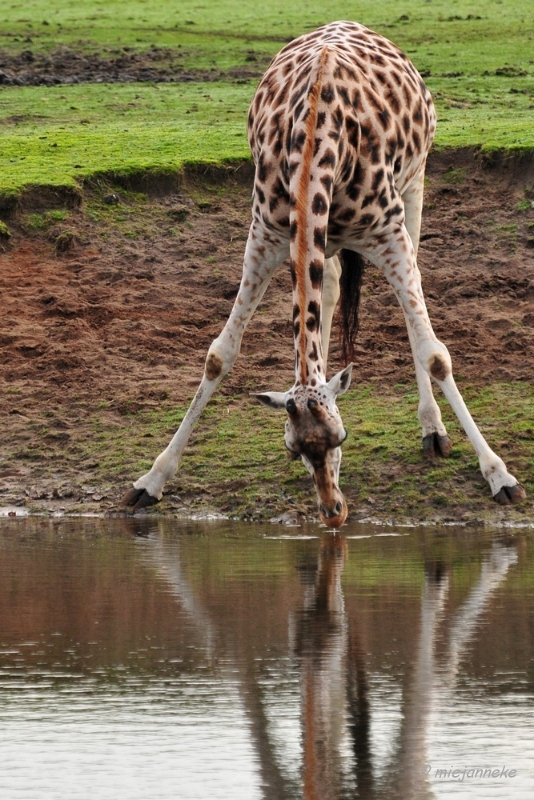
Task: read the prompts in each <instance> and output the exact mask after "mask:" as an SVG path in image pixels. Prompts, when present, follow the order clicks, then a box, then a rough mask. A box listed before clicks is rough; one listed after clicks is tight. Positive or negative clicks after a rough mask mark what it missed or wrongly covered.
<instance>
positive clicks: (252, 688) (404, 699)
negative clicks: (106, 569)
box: [146, 533, 517, 800]
mask: <svg viewBox="0 0 534 800" xmlns="http://www.w3.org/2000/svg"><path fill="white" fill-rule="evenodd" d="M152 544H153V546H151V547H150V548H149V549H148V551H146V553H147V556H148V558H149V559H150V561H151V563H152V564H153V565H155V566H156V568H157V570H158V573H159V575H160V577H161V578H162V579H164V581H165V582H166V583H167V584H168V585H169V586H170V588H171V590H172V593H173V594H174V596H175V597H176V599H177V602H178V603H179V604H180V606H181V607H182V609H183V610H184V611H185V612H186V614H187V615H188V617H189V619H190V620H191V622H192V623H193V625H194V626H195V627H197V628H198V636H199V637H200V638H201V639H202V640H203V643H204V645H205V649H206V652H207V653H209V658H210V661H211V663H212V664H213V665H214V668H215V669H216V671H217V673H218V675H219V676H220V678H221V680H222V681H223V682H224V680H225V679H226V678H228V680H229V681H231V682H232V684H233V685H234V686H235V685H236V683H237V684H238V686H239V696H240V699H241V702H242V709H243V712H244V713H245V715H246V718H247V721H248V722H247V724H248V730H249V739H250V743H251V745H252V747H253V750H254V753H255V760H256V765H257V767H258V770H259V777H260V790H261V796H262V797H264V798H265V800H286V798H287V800H290V799H291V800H293V798H296V797H303V798H304V800H345V798H349V797H350V798H363V800H386V798H387V800H431V799H432V798H434V797H435V796H436V795H435V794H434V791H433V787H432V784H431V776H427V774H426V765H427V764H428V763H429V752H428V747H429V741H430V739H431V735H432V730H431V727H432V723H433V721H434V720H437V719H439V713H440V708H442V707H445V706H446V705H447V704H449V702H450V695H451V693H452V691H453V690H454V687H455V682H456V676H457V673H458V669H459V665H460V662H461V660H462V658H463V657H464V655H465V653H466V649H467V646H468V644H469V643H470V642H472V639H473V637H474V636H475V634H476V630H477V626H478V624H479V623H480V620H481V617H482V615H483V614H484V613H485V611H486V610H487V609H488V604H489V602H490V600H491V597H492V595H493V593H494V592H495V590H496V589H497V588H498V587H499V586H500V585H501V584H502V582H503V580H504V579H505V577H506V575H507V574H508V571H509V569H510V567H511V566H512V565H513V564H514V563H515V562H516V561H517V553H516V551H515V549H513V548H511V547H507V546H504V545H502V544H499V543H495V544H494V545H493V546H492V549H491V550H490V551H489V552H488V553H487V554H486V556H485V557H484V559H483V563H482V568H481V571H480V574H479V577H478V580H477V582H476V583H475V584H474V585H473V587H472V588H471V591H470V593H469V595H468V597H467V598H466V599H465V600H464V601H463V603H462V604H461V606H460V607H459V609H458V610H457V611H456V613H455V614H454V615H453V617H452V619H451V621H450V623H449V625H448V626H447V622H448V620H449V619H450V617H449V614H448V613H447V605H446V604H447V599H448V593H449V584H450V573H449V571H448V569H447V567H445V566H444V565H443V564H442V563H440V562H435V561H430V560H426V562H425V579H424V585H423V590H422V595H421V606H420V609H421V610H420V624H419V632H418V636H417V637H416V640H415V641H416V645H415V651H414V654H413V658H412V659H411V664H412V668H411V670H410V669H408V670H406V673H407V675H408V677H407V679H406V681H405V683H404V685H403V686H402V692H401V699H400V704H399V705H400V709H399V710H400V712H401V713H402V721H401V724H400V727H399V729H398V732H397V733H396V734H391V733H389V735H390V736H391V738H392V741H391V743H390V747H389V748H388V752H389V757H388V758H389V761H388V765H387V767H386V768H385V769H384V768H383V767H382V768H381V767H380V764H379V755H380V754H379V752H378V749H379V743H378V742H377V741H376V738H375V737H374V736H373V730H375V732H376V721H377V714H378V713H379V709H378V707H377V705H376V703H375V698H376V694H375V693H374V692H373V691H372V690H371V687H372V684H373V674H372V672H371V668H370V666H369V664H368V657H367V650H368V646H367V645H366V642H365V636H364V633H363V625H360V624H359V621H360V616H359V614H358V613H356V614H354V613H351V616H350V618H349V615H348V613H347V611H346V607H345V600H344V595H343V588H342V576H343V571H344V567H345V565H346V562H347V558H348V544H347V540H346V539H345V538H344V537H343V536H340V535H339V534H338V533H335V534H329V535H325V536H323V538H321V540H320V543H319V551H318V555H317V557H316V558H313V559H310V558H309V557H308V558H307V559H300V560H299V561H298V563H297V570H298V575H299V585H300V598H299V599H297V600H295V598H294V594H293V593H292V594H291V596H292V598H293V601H292V602H293V610H289V645H290V656H291V659H290V661H291V663H292V667H293V670H294V673H295V672H296V675H295V674H293V675H292V678H295V677H296V679H297V680H298V683H299V685H300V700H299V707H298V716H299V719H300V732H301V747H300V770H299V775H298V780H297V779H296V778H297V776H296V774H295V773H294V771H293V776H292V774H291V773H292V770H291V768H290V767H288V763H287V759H288V756H287V753H286V750H285V749H284V747H281V746H280V741H279V740H278V741H276V740H277V736H276V732H275V730H274V728H273V715H272V713H270V710H271V712H272V708H273V707H276V708H280V700H279V698H278V700H276V698H273V697H272V696H270V693H272V692H273V691H274V690H273V688H272V683H270V682H269V680H267V679H266V673H265V664H266V663H267V662H269V663H272V662H273V660H274V659H273V655H272V653H273V652H274V650H273V644H272V642H265V652H264V653H263V655H262V654H261V652H262V651H261V640H255V641H251V637H250V636H247V635H246V634H245V635H243V632H239V631H236V627H237V625H232V624H229V620H230V619H231V615H229V616H227V617H226V616H225V617H222V616H221V615H220V611H216V610H214V609H213V607H212V606H210V599H209V598H208V596H207V595H206V596H205V597H204V596H201V595H202V590H201V589H198V588H197V589H196V590H195V589H194V588H193V586H196V587H198V585H199V584H198V581H195V582H194V584H191V583H190V581H189V578H188V571H187V569H185V568H183V566H181V565H180V548H179V546H177V542H176V541H174V542H173V543H172V547H171V548H169V543H168V542H166V541H165V539H163V538H158V539H156V541H153V542H152ZM208 594H209V593H208ZM288 608H290V606H288ZM353 610H354V609H353ZM226 612H227V610H226V609H225V613H226ZM252 624H253V625H255V626H256V630H257V625H258V620H257V619H255V621H254V623H252ZM259 624H261V623H259ZM438 635H439V636H440V639H441V641H442V643H443V644H444V645H445V646H444V647H442V648H440V654H441V655H440V656H438V654H437V652H436V641H437V637H438ZM258 642H260V643H258ZM275 649H276V648H275ZM217 654H219V655H217ZM277 657H278V656H277ZM285 661H286V663H287V659H285ZM373 723H374V725H375V727H374V728H373Z"/></svg>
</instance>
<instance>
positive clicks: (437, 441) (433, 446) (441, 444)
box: [423, 433, 452, 458]
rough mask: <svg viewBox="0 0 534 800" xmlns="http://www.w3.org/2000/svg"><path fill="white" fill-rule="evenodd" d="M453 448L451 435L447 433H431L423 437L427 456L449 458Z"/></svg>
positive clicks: (424, 451)
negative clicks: (441, 434) (443, 434)
mask: <svg viewBox="0 0 534 800" xmlns="http://www.w3.org/2000/svg"><path fill="white" fill-rule="evenodd" d="M451 450H452V441H451V437H450V436H448V435H447V434H446V435H445V436H440V435H439V433H429V434H428V436H424V437H423V453H424V455H425V456H426V457H427V458H435V457H436V456H441V458H448V457H449V456H450V454H451Z"/></svg>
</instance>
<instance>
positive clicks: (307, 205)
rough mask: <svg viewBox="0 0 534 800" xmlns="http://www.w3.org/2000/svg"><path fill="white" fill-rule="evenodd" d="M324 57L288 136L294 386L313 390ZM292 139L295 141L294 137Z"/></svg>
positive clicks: (318, 361) (320, 367) (318, 374)
mask: <svg viewBox="0 0 534 800" xmlns="http://www.w3.org/2000/svg"><path fill="white" fill-rule="evenodd" d="M327 59H328V48H327V47H323V48H322V51H321V54H320V56H319V60H318V65H317V72H316V74H315V76H314V80H313V82H312V83H311V87H310V91H309V93H308V98H307V100H308V112H307V114H306V115H305V116H304V117H303V119H302V120H301V121H300V124H297V125H296V126H295V128H294V131H293V136H295V134H296V132H297V131H298V133H299V134H300V136H301V137H302V138H303V147H302V150H301V155H300V163H299V164H298V167H297V169H296V173H295V178H296V180H295V183H294V184H293V185H292V187H291V188H292V189H293V191H294V194H293V192H292V197H291V205H292V208H291V213H290V223H291V233H290V235H291V240H292V241H291V270H292V278H293V323H294V334H295V382H296V384H297V385H298V384H299V383H300V385H302V386H309V385H311V386H316V385H317V384H319V383H324V381H325V368H324V359H323V349H322V337H321V331H322V326H321V305H322V303H321V300H322V288H323V266H324V251H325V241H326V237H325V232H326V224H325V222H326V221H327V219H328V209H327V207H326V203H324V202H323V203H322V204H321V207H320V208H317V207H315V198H316V197H317V195H316V191H315V189H316V187H315V186H314V183H315V181H314V179H313V176H312V174H311V172H312V164H313V159H314V150H316V149H317V141H318V140H317V138H316V137H317V121H318V115H319V105H320V93H321V86H322V80H323V73H324V70H325V66H326V62H327ZM295 138H296V141H298V138H299V137H298V135H297V136H296V137H295ZM294 163H295V162H294ZM293 187H294V188H293ZM321 197H322V195H321ZM312 198H314V200H313V201H312ZM312 212H313V214H314V215H315V216H316V217H317V216H319V217H320V216H322V217H324V216H325V213H326V220H325V219H323V225H322V227H317V224H316V223H315V222H314V220H313V219H312Z"/></svg>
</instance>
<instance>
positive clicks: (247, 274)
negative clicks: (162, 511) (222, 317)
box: [121, 222, 289, 511]
mask: <svg viewBox="0 0 534 800" xmlns="http://www.w3.org/2000/svg"><path fill="white" fill-rule="evenodd" d="M288 250H289V246H288V244H286V243H285V242H283V241H281V240H280V239H278V238H276V237H275V236H274V235H273V234H272V233H271V232H268V231H265V230H263V229H260V226H259V225H258V224H257V223H256V222H253V223H252V226H251V229H250V233H249V237H248V241H247V246H246V250H245V259H244V265H243V276H242V278H241V285H240V287H239V292H238V294H237V297H236V299H235V303H234V306H233V309H232V312H231V314H230V316H229V318H228V321H227V323H226V325H225V326H224V328H223V330H222V332H221V334H220V336H218V337H217V339H215V341H214V342H212V344H211V346H210V348H209V351H208V355H207V358H206V364H205V367H204V375H203V377H202V380H201V382H200V386H199V387H198V389H197V392H196V394H195V396H194V398H193V401H192V403H191V405H190V406H189V408H188V410H187V412H186V415H185V417H184V418H183V420H182V423H181V425H180V427H179V428H178V430H177V431H176V433H175V434H174V436H173V438H172V439H171V441H170V442H169V444H168V445H167V447H166V448H165V450H163V452H162V453H160V454H159V456H158V457H157V458H156V460H155V461H154V464H153V465H152V468H151V469H150V470H149V472H147V473H146V475H143V476H142V477H141V478H139V480H137V481H136V482H135V483H134V485H133V488H131V489H129V490H128V491H127V492H126V494H125V495H124V497H123V498H122V501H121V504H122V505H124V506H130V507H132V508H133V510H134V511H138V510H139V509H141V508H145V507H147V506H151V505H154V504H155V503H157V502H159V501H160V500H161V498H162V496H163V488H164V486H165V484H166V483H167V481H169V480H170V479H171V478H172V477H173V476H174V475H175V474H176V471H177V470H178V466H179V463H180V459H181V457H182V453H183V451H184V449H185V447H186V445H187V442H188V441H189V437H190V436H191V433H192V431H193V428H194V427H195V424H196V422H197V421H198V419H199V417H200V415H201V414H202V411H203V410H204V408H205V407H206V405H207V403H208V401H209V399H210V398H211V396H212V395H213V393H214V392H215V390H216V389H217V387H218V385H219V384H220V382H221V381H222V379H223V378H224V376H225V375H227V374H228V372H229V371H230V369H231V368H232V366H233V364H234V362H235V360H236V358H237V356H238V355H239V351H240V349H241V340H242V338H243V333H244V331H245V328H246V326H247V324H248V323H249V321H250V319H251V317H252V315H253V314H254V311H255V310H256V308H257V306H258V303H259V302H260V300H261V298H262V297H263V295H264V293H265V290H266V288H267V286H268V285H269V282H270V280H271V278H272V276H273V273H274V272H275V270H276V268H277V267H278V265H279V264H280V263H281V262H282V261H283V260H284V258H286V256H287V253H288Z"/></svg>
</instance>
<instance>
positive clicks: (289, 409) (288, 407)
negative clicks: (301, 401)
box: [286, 397, 297, 414]
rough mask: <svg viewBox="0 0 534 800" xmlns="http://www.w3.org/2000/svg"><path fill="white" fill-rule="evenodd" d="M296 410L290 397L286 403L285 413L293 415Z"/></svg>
mask: <svg viewBox="0 0 534 800" xmlns="http://www.w3.org/2000/svg"><path fill="white" fill-rule="evenodd" d="M296 410H297V405H296V403H295V401H294V400H293V398H292V397H290V398H289V400H288V401H287V402H286V411H287V413H288V414H294V413H295V411H296Z"/></svg>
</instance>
